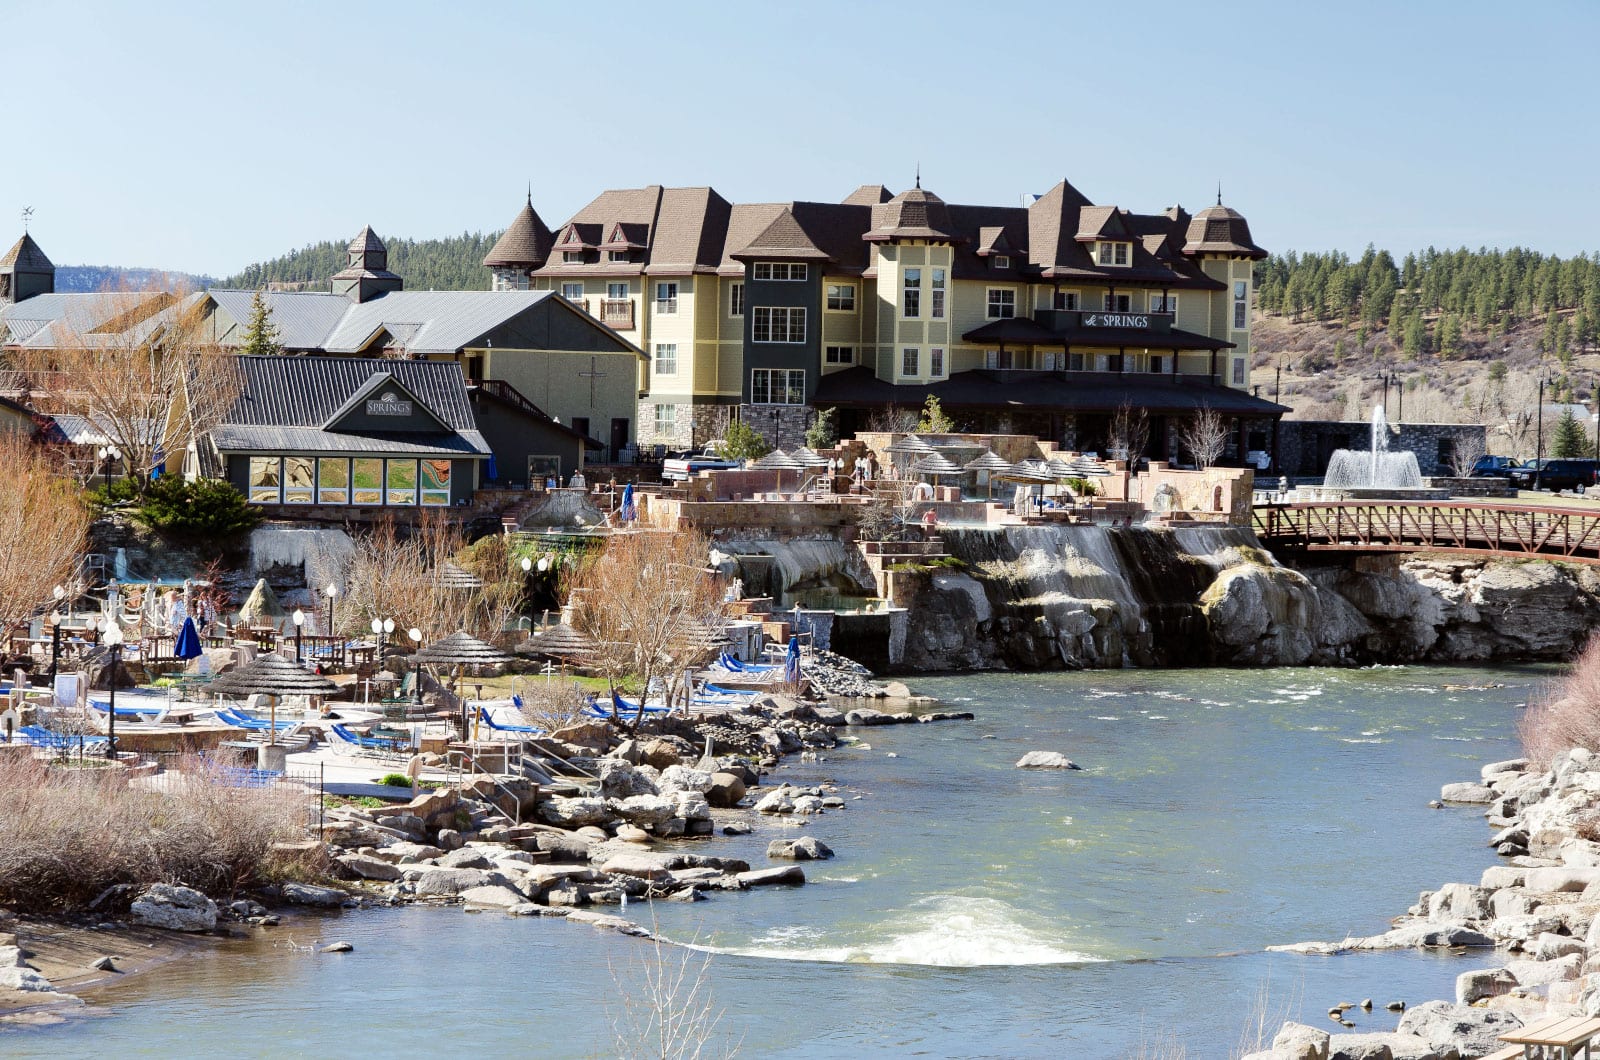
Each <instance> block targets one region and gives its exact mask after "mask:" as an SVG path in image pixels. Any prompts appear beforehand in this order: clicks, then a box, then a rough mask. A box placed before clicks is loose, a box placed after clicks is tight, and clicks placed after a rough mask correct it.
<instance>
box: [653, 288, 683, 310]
mask: <svg viewBox="0 0 1600 1060" xmlns="http://www.w3.org/2000/svg"><path fill="white" fill-rule="evenodd" d="M677 311H678V285H677V284H675V283H658V284H656V312H657V313H676V312H677Z"/></svg>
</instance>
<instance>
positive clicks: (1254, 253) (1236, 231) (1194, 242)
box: [1183, 196, 1267, 260]
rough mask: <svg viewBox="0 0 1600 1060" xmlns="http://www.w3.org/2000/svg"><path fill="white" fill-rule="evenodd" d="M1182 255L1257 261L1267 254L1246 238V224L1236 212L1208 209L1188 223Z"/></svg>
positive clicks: (1221, 206) (1247, 236)
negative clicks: (1241, 257)
mask: <svg viewBox="0 0 1600 1060" xmlns="http://www.w3.org/2000/svg"><path fill="white" fill-rule="evenodd" d="M1183 252H1184V253H1185V254H1189V255H1196V254H1243V255H1245V256H1246V257H1249V258H1252V259H1255V260H1260V259H1261V258H1264V257H1266V256H1267V252H1266V251H1265V250H1262V249H1261V248H1260V247H1258V246H1256V244H1255V241H1254V240H1252V239H1251V238H1250V224H1249V222H1247V221H1246V220H1245V219H1244V215H1243V214H1241V213H1240V212H1239V211H1238V210H1234V209H1231V208H1229V207H1227V206H1224V205H1222V202H1221V198H1220V196H1219V198H1218V201H1217V204H1216V205H1215V206H1208V207H1206V208H1205V209H1204V210H1201V211H1200V212H1199V213H1197V214H1195V215H1194V217H1193V219H1191V220H1190V221H1189V231H1188V232H1187V234H1186V237H1185V241H1184V244H1183Z"/></svg>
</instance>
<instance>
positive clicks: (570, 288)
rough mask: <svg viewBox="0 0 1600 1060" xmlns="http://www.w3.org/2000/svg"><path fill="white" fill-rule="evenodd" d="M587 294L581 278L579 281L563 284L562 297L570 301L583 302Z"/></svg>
mask: <svg viewBox="0 0 1600 1060" xmlns="http://www.w3.org/2000/svg"><path fill="white" fill-rule="evenodd" d="M586 295H587V292H586V291H584V289H583V282H582V281H581V280H580V281H579V282H577V283H564V284H562V285H561V297H562V298H565V299H566V300H567V301H569V302H581V301H583V300H584V298H585V296H586Z"/></svg>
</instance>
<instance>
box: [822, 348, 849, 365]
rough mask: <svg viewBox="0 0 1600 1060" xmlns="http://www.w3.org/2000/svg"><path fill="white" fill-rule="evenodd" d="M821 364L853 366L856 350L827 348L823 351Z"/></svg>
mask: <svg viewBox="0 0 1600 1060" xmlns="http://www.w3.org/2000/svg"><path fill="white" fill-rule="evenodd" d="M822 363H823V364H855V363H856V348H855V347H854V346H829V347H828V348H827V349H826V350H824V351H823V355H822Z"/></svg>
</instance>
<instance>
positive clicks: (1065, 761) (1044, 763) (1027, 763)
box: [1017, 751, 1083, 769]
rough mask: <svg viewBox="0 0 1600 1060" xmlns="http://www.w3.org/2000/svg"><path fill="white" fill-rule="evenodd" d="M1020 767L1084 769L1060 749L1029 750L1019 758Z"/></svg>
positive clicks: (1018, 764)
mask: <svg viewBox="0 0 1600 1060" xmlns="http://www.w3.org/2000/svg"><path fill="white" fill-rule="evenodd" d="M1017 768H1018V769H1082V768H1083V767H1082V766H1080V765H1079V764H1078V763H1076V762H1074V761H1073V760H1072V759H1070V758H1068V757H1067V756H1066V755H1064V754H1062V753H1061V752H1060V751H1029V752H1028V753H1027V754H1025V755H1023V756H1022V757H1021V758H1019V759H1017Z"/></svg>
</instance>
